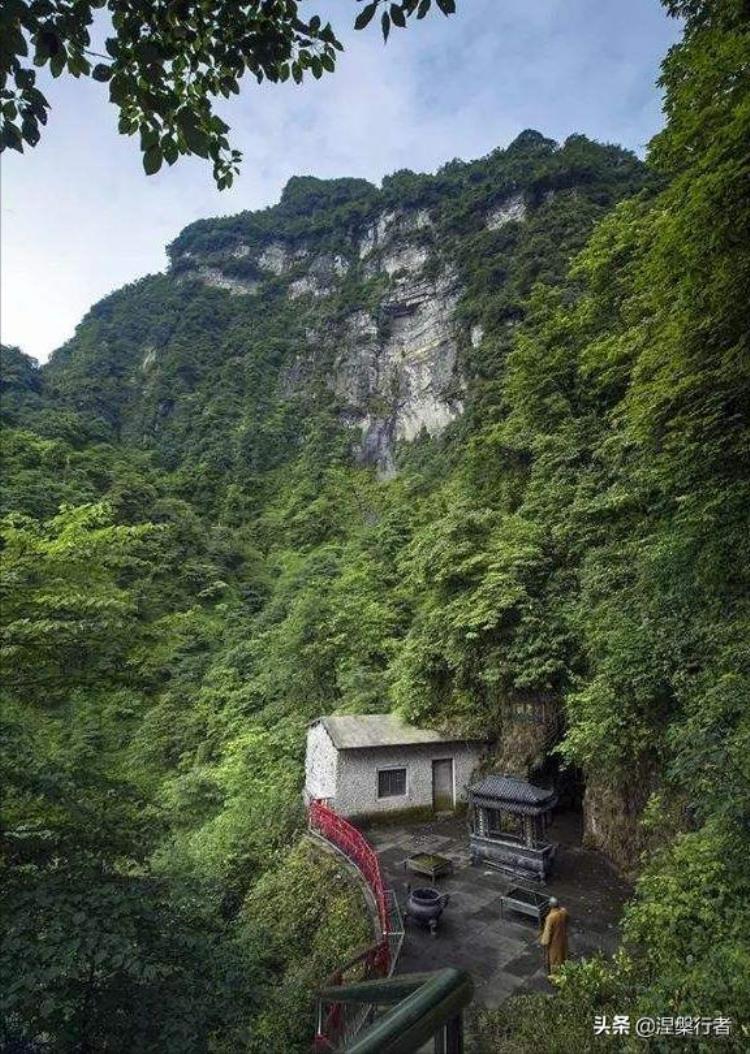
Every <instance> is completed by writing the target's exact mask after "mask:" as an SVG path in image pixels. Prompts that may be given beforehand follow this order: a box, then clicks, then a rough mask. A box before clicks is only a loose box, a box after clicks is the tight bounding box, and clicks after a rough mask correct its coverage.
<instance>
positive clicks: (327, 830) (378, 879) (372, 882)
mask: <svg viewBox="0 0 750 1054" xmlns="http://www.w3.org/2000/svg"><path fill="white" fill-rule="evenodd" d="M308 816H309V820H310V827H311V828H312V830H314V831H317V833H318V834H320V835H322V837H323V838H325V839H326V841H327V842H331V844H332V845H335V846H336V848H337V849H339V850H340V851H341V852H342V853H343V854H344V855H345V856H346V857H348V858H349V860H351V862H352V863H353V864H354V866H355V867H356V868H357V869H358V870H359V872H360V874H361V875H362V877H363V878H364V880H365V882H366V883H367V885H368V886H369V888H370V892H371V893H372V895H373V897H374V899H375V904H376V906H377V909H378V918H379V919H380V929H381V932H382V936H383V937H385V936H386V934H387V933H388V931H389V930H390V928H391V927H390V920H389V914H388V901H387V898H386V892H385V886H384V884H383V876H382V874H381V872H380V861H379V860H378V854H377V853H376V852H375V850H374V849H373V848H372V846H371V845H370V843H369V842H368V841H367V839H366V838H365V836H364V835H363V834H362V832H361V831H358V830H357V828H356V827H354V826H353V825H352V824H350V823H349V822H348V821H347V820H345V819H344V818H343V816H339V815H338V813H336V812H334V811H333V809H331V808H329V807H328V806H327V805H325V804H324V803H323V802H322V801H315V800H314V801H311V802H310V805H309V808H308Z"/></svg>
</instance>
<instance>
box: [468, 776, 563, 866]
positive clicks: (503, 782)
mask: <svg viewBox="0 0 750 1054" xmlns="http://www.w3.org/2000/svg"><path fill="white" fill-rule="evenodd" d="M556 804H557V794H556V793H555V791H554V790H550V789H545V788H544V787H535V786H534V785H533V784H532V783H527V782H526V780H522V779H518V778H517V777H515V776H498V775H490V776H485V778H484V779H483V780H482V781H481V782H480V783H477V784H476V785H475V786H473V787H471V788H470V790H469V824H470V834H469V845H470V848H471V857H472V861H474V862H479V861H482V862H483V863H485V864H489V865H490V866H491V867H497V868H499V869H501V870H503V871H507V872H509V873H510V874H513V875H517V876H518V877H520V878H527V879H528V878H531V879H535V880H537V881H541V882H544V881H545V880H546V878H547V876H548V874H549V872H550V869H551V867H552V861H553V859H554V856H555V848H556V847H555V846H554V845H553V844H552V843H551V842H547V841H545V837H544V835H545V831H546V829H547V826H548V825H549V821H550V819H551V817H552V810H553V809H554V807H555V805H556Z"/></svg>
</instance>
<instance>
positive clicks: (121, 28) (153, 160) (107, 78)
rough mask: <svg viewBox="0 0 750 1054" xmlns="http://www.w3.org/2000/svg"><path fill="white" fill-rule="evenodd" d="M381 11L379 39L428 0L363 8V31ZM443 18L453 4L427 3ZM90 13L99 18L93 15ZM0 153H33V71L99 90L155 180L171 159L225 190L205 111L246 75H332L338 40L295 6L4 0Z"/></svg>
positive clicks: (212, 121) (263, 0)
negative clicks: (84, 80)
mask: <svg viewBox="0 0 750 1054" xmlns="http://www.w3.org/2000/svg"><path fill="white" fill-rule="evenodd" d="M381 4H383V5H384V10H383V13H382V18H381V26H382V32H383V36H384V37H385V38H387V37H388V33H389V31H390V27H391V24H393V25H395V26H399V27H401V28H403V27H404V26H405V25H406V21H407V19H408V18H410V17H411V16H412V15H414V16H415V17H417V18H423V17H424V16H425V15H426V14H427V12H428V10H429V8H430V6H431V0H398V2H397V3H386V2H385V0H373V2H370V3H367V4H366V5H365V6H364V7H363V9H362V11H361V12H360V14H359V15H358V16H357V19H356V22H355V26H356V28H358V29H362V28H364V27H365V26H366V25H367V24H368V23H369V22H370V20H371V18H372V17H373V16H374V15H375V13H376V11H377V9H378V7H379V6H380V5H381ZM436 4H437V6H438V7H439V8H440V10H441V11H442V12H443V13H444V14H446V15H448V14H451V13H452V12H453V11H454V10H455V2H454V0H436ZM97 11H101V12H102V13H101V15H98V16H97V15H96V13H97ZM95 16H96V18H97V27H96V28H97V29H98V28H99V26H102V27H105V34H106V39H105V42H104V49H105V51H104V53H98V52H97V51H95V50H94V49H93V48H92V32H94V28H93V27H94V20H95ZM0 40H2V46H1V47H0V150H4V149H6V148H10V149H13V150H18V151H21V152H22V151H23V148H24V144H26V145H28V146H32V147H33V146H36V144H37V143H38V142H39V139H40V136H41V127H40V126H44V125H45V124H46V123H47V117H48V112H49V108H50V107H49V103H48V101H47V99H46V98H45V96H44V95H43V93H42V92H41V91H40V90H39V88H38V87H37V85H36V71H35V70H34V69H33V66H37V67H39V66H42V67H44V66H48V67H49V70H50V73H51V74H52V76H53V77H59V76H60V75H61V74H63V73H67V74H69V75H70V76H72V77H76V78H78V77H92V78H93V79H94V80H96V81H100V82H103V83H105V84H108V85H109V98H110V102H111V103H112V104H113V105H114V106H115V107H116V108H117V109H118V110H119V123H118V128H119V131H120V132H121V133H124V134H126V135H136V134H138V135H139V136H140V148H141V152H142V154H143V167H144V169H145V171H146V173H147V174H149V175H151V174H153V173H154V172H158V171H159V169H160V168H161V166H162V163H163V162H164V161H166V162H167V164H169V165H172V164H174V162H175V161H176V160H177V158H178V157H179V156H180V155H181V154H197V155H198V156H199V157H204V158H207V159H209V160H210V161H211V163H212V165H213V173H214V178H215V180H216V183H217V186H218V187H219V189H223V188H224V187H228V186H231V184H232V181H233V179H234V176H235V174H236V172H237V171H238V168H239V162H240V160H241V154H240V153H239V151H237V150H233V149H232V148H231V147H230V145H229V140H228V139H227V132H228V131H229V126H228V125H227V124H226V123H225V122H224V121H222V119H221V118H220V117H219V116H218V115H217V114H216V113H215V110H214V100H215V99H216V97H217V96H220V95H221V96H223V97H224V98H229V97H230V96H231V95H233V94H237V93H238V92H239V90H240V81H241V79H242V77H243V76H244V75H245V74H249V75H250V76H252V77H255V79H256V80H257V81H258V82H259V83H260V82H261V81H263V80H269V81H272V82H279V81H286V80H289V79H290V78H291V80H292V81H294V82H295V83H296V84H299V83H301V81H302V80H303V78H304V76H305V74H306V73H311V74H312V76H313V77H315V78H318V79H319V78H320V77H322V76H323V74H324V73H333V71H334V70H335V68H336V53H337V51H340V50H341V44H340V42H339V41H338V39H337V38H336V35H335V33H334V31H333V29H332V28H331V25H330V23H328V22H327V23H325V24H324V23H323V22H322V20H321V18H320V16H319V15H312V16H311V17H310V18H304V19H303V18H302V17H301V15H300V12H299V4H298V3H297V2H296V0H212V2H209V3H205V2H204V0H200V2H198V0H174V2H170V3H167V4H154V3H152V2H151V0H88V2H80V0H75V2H74V0H5V2H4V3H3V5H2V9H0Z"/></svg>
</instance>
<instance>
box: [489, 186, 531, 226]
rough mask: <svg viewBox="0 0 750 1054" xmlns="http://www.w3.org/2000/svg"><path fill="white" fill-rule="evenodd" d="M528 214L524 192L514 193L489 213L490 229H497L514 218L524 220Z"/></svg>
mask: <svg viewBox="0 0 750 1054" xmlns="http://www.w3.org/2000/svg"><path fill="white" fill-rule="evenodd" d="M525 216H526V202H525V201H524V198H523V194H513V195H512V196H511V197H509V198H506V199H505V201H503V202H501V203H500V204H499V205H498V206H496V207H495V208H494V209H491V210H490V212H488V213H487V220H486V226H487V230H488V231H497V230H499V229H500V228H501V227H504V226H505V224H506V223H510V222H511V221H512V220H522V219H524V217H525Z"/></svg>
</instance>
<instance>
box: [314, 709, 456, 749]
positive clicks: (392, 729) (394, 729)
mask: <svg viewBox="0 0 750 1054" xmlns="http://www.w3.org/2000/svg"><path fill="white" fill-rule="evenodd" d="M320 720H321V722H322V724H323V727H324V728H325V730H326V732H327V733H328V735H329V736H330V737H331V742H332V743H333V745H334V746H335V747H336V748H337V749H339V750H362V749H364V748H366V747H403V746H412V745H416V744H419V743H456V742H462V741H463V737H461V736H450V735H448V736H446V735H441V733H440V732H436V731H435V730H434V729H432V728H417V727H416V725H410V724H408V723H407V722H406V721H403V720H402V719H401V718H400V717H398V716H397V715H396V714H334V715H333V716H331V717H321V718H320Z"/></svg>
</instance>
